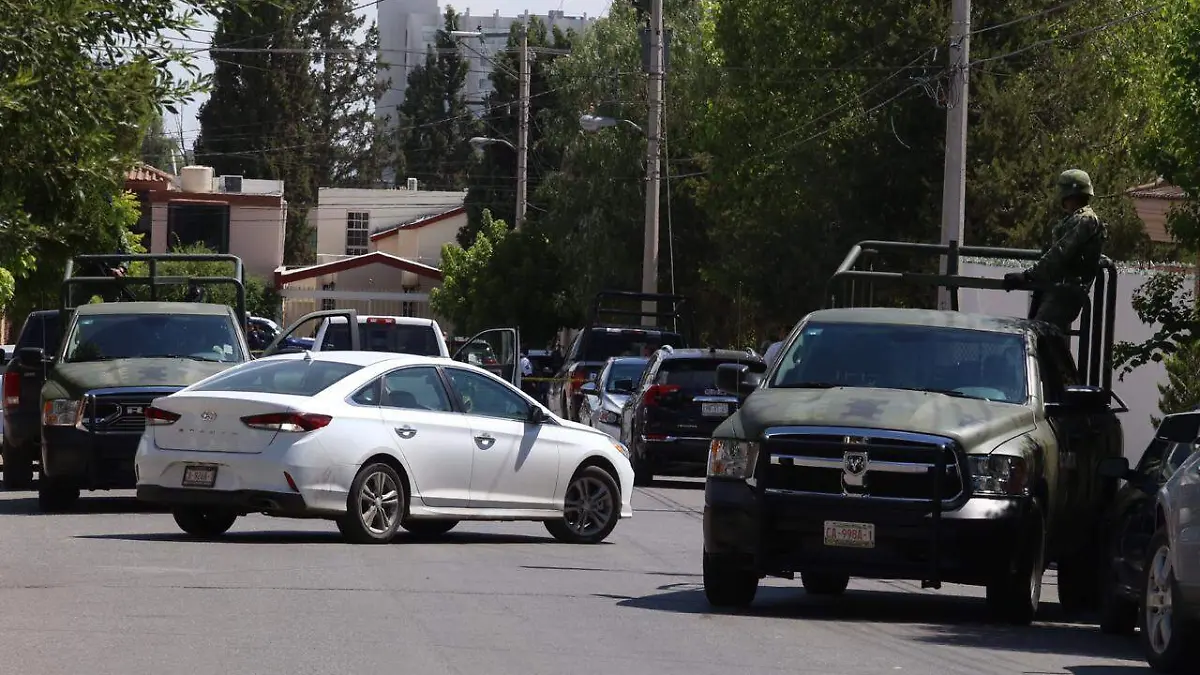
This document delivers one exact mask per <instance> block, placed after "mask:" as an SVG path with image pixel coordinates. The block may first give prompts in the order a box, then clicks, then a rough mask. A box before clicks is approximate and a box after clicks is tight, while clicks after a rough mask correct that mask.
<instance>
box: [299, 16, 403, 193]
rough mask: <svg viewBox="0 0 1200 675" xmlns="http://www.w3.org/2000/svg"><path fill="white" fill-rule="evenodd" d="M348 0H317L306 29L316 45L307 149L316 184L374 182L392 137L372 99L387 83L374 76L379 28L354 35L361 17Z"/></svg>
mask: <svg viewBox="0 0 1200 675" xmlns="http://www.w3.org/2000/svg"><path fill="white" fill-rule="evenodd" d="M357 4H359V3H356V2H352V1H351V0H317V1H316V5H315V8H314V10H313V12H312V14H311V16H310V17H309V18H308V21H307V23H306V26H305V28H306V30H307V31H308V33H309V34H310V35H311V36H312V41H313V46H314V48H315V49H316V51H315V52H314V55H313V66H314V73H313V76H314V78H315V81H316V85H317V103H316V110H317V119H316V122H315V124H314V127H315V129H316V130H317V132H318V135H317V140H316V143H315V147H314V149H313V161H314V163H315V168H316V175H317V179H318V180H319V181H320V186H321V187H375V186H377V185H378V184H379V181H380V179H381V177H382V175H383V170H384V168H385V167H386V166H387V165H388V164H389V162H390V161H391V156H392V154H393V150H392V146H393V145H394V138H393V137H392V135H391V134H390V133H388V132H387V120H386V119H383V118H377V117H376V116H375V112H374V103H375V101H376V100H377V99H378V98H379V96H380V95H382V94H383V92H385V91H387V89H388V87H389V85H390V83H389V82H388V81H385V80H380V79H379V78H378V75H379V70H380V61H379V58H378V49H379V30H378V28H377V27H376V26H375V24H373V23H372V24H371V26H370V27H369V28H368V29H367V30H366V34H365V35H364V36H363V37H362V38H360V37H359V33H360V32H361V31H362V28H363V25H364V24H365V23H366V17H365V16H363V15H361V14H359V13H357V12H355V11H354V10H355V7H356V5H357Z"/></svg>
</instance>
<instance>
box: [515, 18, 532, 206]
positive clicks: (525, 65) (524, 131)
mask: <svg viewBox="0 0 1200 675" xmlns="http://www.w3.org/2000/svg"><path fill="white" fill-rule="evenodd" d="M527 21H528V19H527ZM520 61H521V68H520V72H518V73H517V85H518V87H517V90H518V93H517V97H518V99H519V102H518V104H517V105H518V107H519V108H520V111H519V113H518V120H517V223H516V225H515V227H517V228H519V227H521V225H523V224H524V223H525V205H526V202H527V197H526V195H527V194H528V184H529V24H528V23H525V24H523V25H522V26H521V56H520Z"/></svg>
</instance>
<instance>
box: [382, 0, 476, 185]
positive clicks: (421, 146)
mask: <svg viewBox="0 0 1200 675" xmlns="http://www.w3.org/2000/svg"><path fill="white" fill-rule="evenodd" d="M456 30H458V13H457V12H455V11H454V8H453V7H447V8H446V14H445V17H444V24H443V27H442V28H441V29H439V30H438V31H437V36H436V37H435V39H434V44H433V45H430V47H429V49H428V51H427V52H426V54H425V63H424V64H422V65H419V66H417V67H416V68H413V69H412V71H411V72H409V74H408V87H407V88H406V89H405V91H404V102H403V103H401V104H400V107H399V110H398V112H399V117H400V119H399V137H398V140H399V144H400V147H401V150H402V154H401V156H400V157H399V158H398V160H397V163H396V167H395V168H396V180H397V181H403V180H404V179H405V178H416V179H417V180H418V181H420V182H421V183H422V184H423V185H425V186H426V189H429V190H460V189H462V188H463V187H464V186H465V184H466V170H467V164H468V161H469V158H470V153H471V148H470V146H469V145H468V143H467V140H468V139H469V138H471V137H472V136H473V135H475V131H476V128H477V125H476V123H475V120H474V117H473V115H472V114H471V110H470V108H469V107H468V106H467V101H466V98H465V97H464V95H463V86H464V85H465V84H466V81H467V74H468V73H469V71H470V64H469V63H468V62H467V60H466V59H465V58H463V56H462V54H461V53H460V52H459V49H461V47H460V45H459V44H458V41H457V40H456V39H455V38H454V37H453V36H451V35H450V32H451V31H456Z"/></svg>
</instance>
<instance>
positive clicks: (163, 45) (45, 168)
mask: <svg viewBox="0 0 1200 675" xmlns="http://www.w3.org/2000/svg"><path fill="white" fill-rule="evenodd" d="M216 6H217V2H216V1H215V0H186V1H184V2H176V1H175V0H123V1H122V2H114V1H107V0H92V1H91V2H85V3H63V2H36V1H33V0H0V129H3V133H0V241H3V242H4V244H3V246H0V304H8V303H10V302H11V301H12V300H13V295H12V294H13V293H14V292H20V293H21V294H22V295H24V296H25V297H24V298H17V299H16V302H15V306H17V307H20V306H25V305H28V304H31V302H32V301H31V300H30V298H32V297H36V296H37V294H38V292H39V291H41V290H43V289H45V288H46V287H45V286H43V285H41V283H39V280H42V281H44V280H45V279H53V278H55V277H56V276H57V277H58V278H59V279H61V273H62V266H63V265H64V264H65V261H66V259H67V257H69V256H70V255H73V254H75V253H84V252H95V251H104V250H109V249H111V247H112V246H113V244H114V242H115V240H116V238H117V237H119V236H121V233H122V230H123V228H125V227H126V226H127V223H126V216H127V212H126V209H125V205H124V202H123V200H121V199H119V198H117V197H118V195H119V194H120V192H121V185H122V181H123V179H124V173H125V171H126V170H127V169H128V168H129V167H130V166H131V165H132V163H133V162H134V161H135V160H136V158H137V157H138V154H139V151H140V148H141V143H142V139H143V137H144V133H145V129H146V127H147V126H148V125H149V124H150V122H151V120H152V118H153V117H154V115H156V114H157V112H158V109H159V107H160V106H162V105H164V104H168V105H169V104H171V103H172V102H174V101H178V100H180V99H181V98H184V97H186V96H187V95H189V94H190V93H191V92H192V91H194V89H195V85H194V84H193V83H184V82H181V81H180V80H178V79H177V78H176V76H175V75H174V71H173V70H172V69H173V68H174V67H175V66H176V65H177V64H178V65H181V66H183V68H184V69H185V70H187V71H190V72H191V73H194V72H195V69H194V65H193V64H192V61H191V56H190V55H189V54H188V53H187V52H185V51H184V50H180V49H178V48H176V47H174V46H172V44H171V43H170V41H169V40H168V39H167V38H166V37H165V33H167V32H170V31H177V30H185V29H187V28H188V27H189V26H191V25H193V23H194V17H195V15H196V14H197V13H198V12H208V11H211V10H212V9H214V8H215V7H216ZM14 282H15V283H14ZM53 283H54V282H51V285H52V286H53ZM22 289H27V290H22Z"/></svg>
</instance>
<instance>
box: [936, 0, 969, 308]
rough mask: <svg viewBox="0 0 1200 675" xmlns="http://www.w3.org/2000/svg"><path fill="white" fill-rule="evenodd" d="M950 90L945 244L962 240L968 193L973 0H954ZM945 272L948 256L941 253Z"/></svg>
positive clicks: (941, 291) (945, 303) (941, 302)
mask: <svg viewBox="0 0 1200 675" xmlns="http://www.w3.org/2000/svg"><path fill="white" fill-rule="evenodd" d="M952 2H953V9H952V10H951V22H952V23H951V24H950V90H949V92H948V93H947V96H946V169H945V173H944V175H943V179H942V180H943V182H942V245H943V246H946V245H949V244H950V242H951V241H957V242H958V243H959V245H961V244H962V243H963V234H964V232H963V231H964V223H963V221H964V220H965V218H966V196H967V89H968V82H969V77H968V66H969V64H970V59H971V0H952ZM941 269H942V274H945V273H946V256H942V267H941ZM950 308H951V303H950V290H949V289H947V288H943V287H939V288H938V309H942V310H947V309H950Z"/></svg>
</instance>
